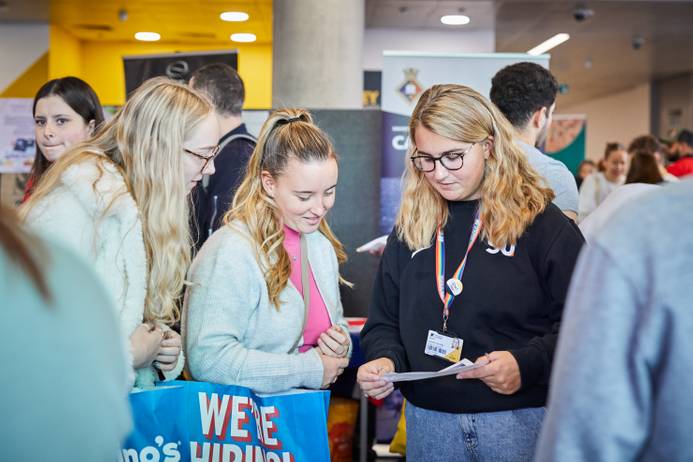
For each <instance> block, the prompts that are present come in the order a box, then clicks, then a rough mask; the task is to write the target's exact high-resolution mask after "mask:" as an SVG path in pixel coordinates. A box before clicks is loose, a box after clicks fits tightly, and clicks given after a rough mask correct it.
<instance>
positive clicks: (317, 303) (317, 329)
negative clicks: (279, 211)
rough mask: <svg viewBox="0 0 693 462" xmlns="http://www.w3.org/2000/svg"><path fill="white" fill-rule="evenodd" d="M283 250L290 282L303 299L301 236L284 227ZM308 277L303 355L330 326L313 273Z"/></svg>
mask: <svg viewBox="0 0 693 462" xmlns="http://www.w3.org/2000/svg"><path fill="white" fill-rule="evenodd" d="M284 248H285V249H286V251H287V252H288V253H289V258H290V259H291V278H290V279H291V282H292V283H293V285H294V286H295V287H296V289H297V290H298V293H299V294H300V295H301V298H303V284H301V235H300V234H299V233H298V232H297V231H295V230H293V229H291V228H289V227H288V226H284ZM308 275H309V276H310V305H309V306H308V322H307V323H306V328H305V330H304V331H303V345H302V346H301V347H299V349H298V351H300V352H301V353H303V352H304V351H308V350H310V349H311V348H313V347H315V346H317V345H318V337H320V334H322V333H323V332H325V331H326V330H327V329H329V328H330V327H331V326H332V322H331V321H330V315H329V313H328V312H327V306H325V301H324V300H323V299H322V295H320V291H319V290H318V286H317V284H316V283H315V278H314V277H313V271H312V270H310V271H308Z"/></svg>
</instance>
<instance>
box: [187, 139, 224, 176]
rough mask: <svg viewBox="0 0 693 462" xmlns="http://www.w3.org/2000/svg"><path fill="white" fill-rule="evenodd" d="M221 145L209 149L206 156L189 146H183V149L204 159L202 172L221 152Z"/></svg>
mask: <svg viewBox="0 0 693 462" xmlns="http://www.w3.org/2000/svg"><path fill="white" fill-rule="evenodd" d="M220 149H221V148H220V146H219V145H216V146H214V147H213V148H212V149H210V150H209V153H208V154H207V155H206V156H203V155H202V154H198V153H196V152H195V151H191V150H190V149H188V148H183V151H185V152H187V153H188V154H190V155H191V156H195V157H197V158H198V159H202V160H203V161H204V164H202V168H201V169H200V172H204V171H205V169H206V168H207V165H209V163H210V162H211V161H212V160H214V158H215V157H216V156H217V155H218V154H219V150H220Z"/></svg>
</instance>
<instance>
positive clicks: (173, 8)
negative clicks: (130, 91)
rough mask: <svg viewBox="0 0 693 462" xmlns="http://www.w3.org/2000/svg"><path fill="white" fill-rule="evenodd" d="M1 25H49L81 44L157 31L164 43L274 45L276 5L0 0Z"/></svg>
mask: <svg viewBox="0 0 693 462" xmlns="http://www.w3.org/2000/svg"><path fill="white" fill-rule="evenodd" d="M2 2H4V3H6V4H7V5H9V8H7V9H6V10H5V12H3V10H2V8H1V7H0V22H2V21H3V20H4V21H50V22H51V23H52V24H56V25H59V26H61V27H62V28H63V29H65V30H67V31H69V32H70V33H71V34H72V35H74V36H76V37H78V38H80V39H82V40H95V41H131V40H133V37H134V35H135V32H140V31H147V32H149V31H153V32H158V33H159V34H161V41H162V42H186V43H190V42H193V43H207V42H208V43H219V42H229V41H230V40H229V36H230V35H231V34H232V33H237V32H250V33H253V34H255V35H256V37H257V43H262V44H269V43H272V0H234V1H225V0H97V1H96V0H50V1H49V0H0V3H2ZM224 11H243V12H246V13H248V14H249V15H250V19H248V20H247V21H245V22H235V23H234V22H224V21H222V20H221V19H219V15H220V14H221V13H222V12H224Z"/></svg>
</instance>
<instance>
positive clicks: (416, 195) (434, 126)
mask: <svg viewBox="0 0 693 462" xmlns="http://www.w3.org/2000/svg"><path fill="white" fill-rule="evenodd" d="M420 126H421V127H425V128H426V129H428V130H430V131H431V132H433V133H435V134H437V135H440V136H443V137H445V138H449V139H451V140H455V141H461V142H464V143H481V142H483V141H485V140H489V141H488V143H489V146H490V154H489V158H488V159H487V160H486V161H485V163H484V176H483V179H482V184H481V200H480V214H481V220H482V223H483V228H482V237H483V238H484V239H486V241H487V242H489V243H493V245H494V246H496V247H504V246H507V245H511V244H515V243H516V242H517V240H518V238H519V237H520V236H521V235H522V234H523V233H524V231H525V229H526V228H527V226H529V225H530V224H531V223H532V221H534V218H535V217H536V216H537V215H538V214H540V213H541V212H542V211H543V210H544V209H545V208H546V206H547V204H548V203H549V202H551V200H552V199H553V197H554V194H553V191H552V190H551V189H549V188H547V187H545V184H544V182H543V179H542V178H541V177H540V176H539V174H537V173H536V171H535V170H534V169H533V168H531V167H530V165H529V164H528V162H527V159H526V157H525V154H524V152H523V151H522V149H521V148H520V147H519V146H518V145H517V144H515V143H514V142H513V135H514V132H513V129H512V127H511V125H510V123H509V122H508V121H507V119H506V118H505V117H504V116H503V114H502V113H501V112H500V111H499V110H498V109H497V108H496V107H495V106H494V105H493V104H492V103H491V102H490V101H488V100H487V99H486V98H484V97H483V96H481V95H480V94H479V93H477V92H476V91H474V90H472V89H471V88H469V87H466V86H464V85H453V84H448V85H434V86H433V87H431V88H429V89H428V90H426V91H425V92H424V93H423V94H422V95H421V98H420V99H419V102H418V103H417V105H416V108H415V109H414V113H413V114H412V117H411V120H410V122H409V132H410V139H411V143H412V147H411V148H410V151H409V153H408V155H407V166H406V170H405V172H404V178H403V187H402V189H403V191H402V203H401V205H400V208H399V211H398V213H397V219H396V222H395V226H396V229H397V235H398V237H399V239H400V240H402V241H403V242H405V243H406V244H407V246H408V247H409V248H410V249H412V250H415V249H420V248H424V247H428V246H429V245H431V242H432V239H433V236H434V234H435V232H436V229H437V227H438V225H441V226H445V224H446V223H447V220H448V204H447V201H446V200H445V199H444V198H443V197H441V196H440V194H438V192H437V191H436V190H435V189H434V188H433V186H431V184H430V183H429V182H428V180H427V179H426V177H425V176H424V174H423V173H422V172H420V171H419V170H417V169H416V168H415V167H414V166H413V165H412V162H410V161H409V158H410V157H411V155H412V153H413V152H414V143H415V135H416V129H417V128H418V127H420Z"/></svg>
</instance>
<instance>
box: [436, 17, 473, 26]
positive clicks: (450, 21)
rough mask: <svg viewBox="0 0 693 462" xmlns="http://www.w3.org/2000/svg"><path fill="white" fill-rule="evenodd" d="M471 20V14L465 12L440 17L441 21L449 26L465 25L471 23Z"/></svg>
mask: <svg viewBox="0 0 693 462" xmlns="http://www.w3.org/2000/svg"><path fill="white" fill-rule="evenodd" d="M469 21H471V19H469V16H465V15H463V14H446V15H445V16H441V18H440V22H442V23H443V24H447V25H448V26H464V25H465V24H469Z"/></svg>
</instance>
